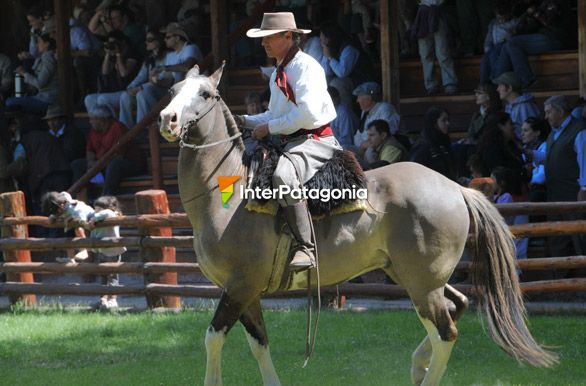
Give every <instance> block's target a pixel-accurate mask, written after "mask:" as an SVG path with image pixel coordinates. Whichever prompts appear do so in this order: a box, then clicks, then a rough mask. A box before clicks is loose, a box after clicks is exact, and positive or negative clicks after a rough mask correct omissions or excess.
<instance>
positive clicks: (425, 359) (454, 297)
mask: <svg viewBox="0 0 586 386" xmlns="http://www.w3.org/2000/svg"><path fill="white" fill-rule="evenodd" d="M444 296H445V297H446V299H447V300H450V301H451V303H450V304H448V305H447V307H448V311H449V313H450V317H451V318H452V320H453V321H454V323H456V321H457V320H458V319H459V318H460V316H462V314H463V313H464V311H466V309H468V298H467V297H466V296H464V294H463V293H461V292H460V291H458V290H457V289H455V288H454V287H452V286H451V285H449V284H446V286H445V288H444ZM431 354H432V348H431V342H430V340H429V336H426V337H425V338H424V339H423V341H422V342H421V343H420V344H419V346H417V348H416V349H415V351H414V352H413V355H412V356H411V381H412V382H413V383H414V384H416V385H419V384H420V383H421V382H422V381H423V378H425V374H426V373H427V368H428V367H429V363H430V361H431Z"/></svg>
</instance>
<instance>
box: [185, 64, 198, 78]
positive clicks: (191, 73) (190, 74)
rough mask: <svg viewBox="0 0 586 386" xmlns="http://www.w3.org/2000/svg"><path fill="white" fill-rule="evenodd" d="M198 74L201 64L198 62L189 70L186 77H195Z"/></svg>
mask: <svg viewBox="0 0 586 386" xmlns="http://www.w3.org/2000/svg"><path fill="white" fill-rule="evenodd" d="M198 75H199V66H198V65H197V64H196V65H194V66H193V67H191V70H189V72H188V73H187V75H186V76H185V77H186V78H195V77H196V76H198Z"/></svg>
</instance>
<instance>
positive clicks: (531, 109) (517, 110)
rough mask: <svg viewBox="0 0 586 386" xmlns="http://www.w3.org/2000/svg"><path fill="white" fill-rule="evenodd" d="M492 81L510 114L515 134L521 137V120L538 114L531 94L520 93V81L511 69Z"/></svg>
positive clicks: (523, 120) (506, 110)
mask: <svg viewBox="0 0 586 386" xmlns="http://www.w3.org/2000/svg"><path fill="white" fill-rule="evenodd" d="M493 83H494V84H496V85H497V89H496V90H497V92H498V94H499V98H500V99H501V101H503V103H505V112H506V113H508V114H509V115H510V116H511V120H512V121H513V125H514V126H515V136H516V137H517V138H521V131H522V129H521V128H522V126H523V122H525V121H526V120H527V118H529V117H538V116H539V115H540V112H539V107H537V104H536V103H535V99H534V98H533V95H531V94H530V93H525V94H522V93H521V82H520V81H519V78H517V75H515V73H514V72H512V71H509V72H505V73H503V74H501V75H499V76H498V77H497V78H496V79H494V80H493Z"/></svg>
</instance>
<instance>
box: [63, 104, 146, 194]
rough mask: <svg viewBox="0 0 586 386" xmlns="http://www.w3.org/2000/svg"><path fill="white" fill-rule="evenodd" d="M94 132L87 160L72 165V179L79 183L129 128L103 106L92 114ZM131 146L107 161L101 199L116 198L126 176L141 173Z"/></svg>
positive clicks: (88, 146)
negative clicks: (114, 196) (104, 197)
mask: <svg viewBox="0 0 586 386" xmlns="http://www.w3.org/2000/svg"><path fill="white" fill-rule="evenodd" d="M89 116H90V117H89V118H90V125H91V129H90V132H89V135H88V139H87V146H86V158H80V159H77V160H75V161H73V162H72V164H71V168H72V169H73V180H74V181H77V180H79V179H80V178H81V176H83V175H84V174H85V173H86V172H87V171H88V170H89V169H91V168H92V167H93V166H94V165H95V163H96V161H98V160H99V159H100V158H102V157H103V156H104V155H105V154H106V153H107V152H108V151H109V150H110V149H111V148H112V147H114V146H115V145H116V143H117V142H118V141H119V140H120V138H121V137H122V136H123V135H124V134H125V133H126V131H127V129H126V127H124V126H123V125H122V124H121V123H120V122H118V121H117V120H115V119H114V118H113V117H112V112H111V111H110V109H108V108H106V107H104V106H97V107H94V109H93V110H90V112H89ZM133 149H135V148H133V147H132V146H128V147H126V148H122V149H120V151H119V152H118V153H117V154H116V155H115V156H114V158H112V159H111V160H110V162H108V164H107V165H106V167H105V169H104V170H102V173H103V176H104V186H103V189H102V193H101V195H102V196H113V195H115V194H116V193H117V191H118V187H119V185H120V180H122V178H123V177H129V176H133V175H137V174H139V173H140V172H141V162H140V160H139V158H138V157H137V155H136V153H135V154H133Z"/></svg>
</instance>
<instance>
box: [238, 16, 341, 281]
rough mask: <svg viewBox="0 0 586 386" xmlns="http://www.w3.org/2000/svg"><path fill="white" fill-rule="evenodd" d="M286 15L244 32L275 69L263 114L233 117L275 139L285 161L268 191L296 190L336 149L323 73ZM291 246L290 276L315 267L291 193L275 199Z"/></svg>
mask: <svg viewBox="0 0 586 386" xmlns="http://www.w3.org/2000/svg"><path fill="white" fill-rule="evenodd" d="M309 32H311V31H308V30H302V29H298V28H297V26H296V23H295V18H294V16H293V14H292V13H290V12H278V13H265V14H264V16H263V21H262V24H261V28H255V29H251V30H248V32H247V33H246V34H247V36H249V37H259V38H260V37H262V45H263V47H264V49H265V51H266V53H267V56H269V57H270V58H275V59H276V61H277V69H276V70H275V71H274V72H273V73H272V75H271V79H270V81H269V86H270V88H271V99H270V102H269V109H268V111H266V112H264V113H262V114H256V115H244V116H236V117H235V119H236V121H237V123H238V125H239V126H249V127H254V131H253V133H252V137H253V138H254V139H262V138H265V137H266V136H267V135H269V134H273V135H277V134H278V135H280V136H281V143H282V146H283V148H284V151H285V152H287V153H288V155H287V156H282V157H280V159H279V162H278V164H277V167H276V169H275V173H274V175H273V186H274V187H279V186H281V185H283V186H285V185H286V186H288V187H289V188H291V190H294V189H300V188H301V186H302V184H304V183H306V182H307V181H308V180H309V179H311V177H313V175H314V174H315V173H316V172H317V170H318V169H319V168H321V167H322V166H323V165H324V163H325V162H326V161H327V160H328V159H330V158H332V156H333V154H334V152H335V151H336V150H340V149H341V147H340V145H339V144H338V141H337V140H336V139H335V138H334V136H333V132H332V129H331V127H330V122H331V121H332V120H333V119H334V118H336V110H335V108H334V104H333V103H332V99H331V98H330V96H329V94H328V92H327V82H326V76H325V73H324V70H323V69H322V67H321V66H320V64H319V63H318V62H317V61H316V60H315V59H313V58H312V57H311V56H309V55H307V54H306V53H304V52H303V51H301V50H300V49H299V42H300V34H302V33H309ZM278 201H279V204H280V205H281V206H283V209H284V213H285V218H286V219H287V223H288V224H289V227H290V229H291V232H292V233H293V235H294V237H295V239H296V241H297V243H296V245H295V247H294V255H293V258H292V260H291V263H290V264H289V268H290V269H291V270H293V271H299V270H304V269H309V268H313V267H314V266H315V257H314V251H315V244H314V240H313V237H312V225H311V219H310V215H309V212H308V210H307V203H306V200H305V199H303V198H302V197H300V196H299V195H297V194H291V193H289V194H284V195H283V196H281V197H279V198H278Z"/></svg>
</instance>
